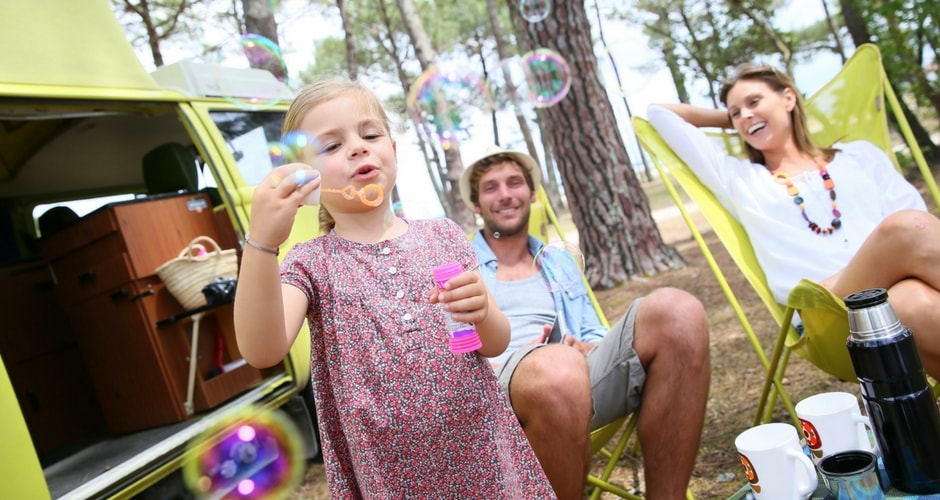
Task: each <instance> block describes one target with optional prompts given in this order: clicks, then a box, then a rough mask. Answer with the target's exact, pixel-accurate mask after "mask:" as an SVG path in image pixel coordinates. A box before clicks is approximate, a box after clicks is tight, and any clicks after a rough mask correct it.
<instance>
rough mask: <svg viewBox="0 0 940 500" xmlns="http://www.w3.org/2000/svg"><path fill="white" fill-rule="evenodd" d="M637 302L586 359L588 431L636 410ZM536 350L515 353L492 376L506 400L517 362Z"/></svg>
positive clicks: (641, 376)
mask: <svg viewBox="0 0 940 500" xmlns="http://www.w3.org/2000/svg"><path fill="white" fill-rule="evenodd" d="M641 300H643V299H642V298H639V299H636V300H634V301H633V303H632V304H630V309H629V310H627V313H626V314H625V315H624V316H623V317H622V318H620V321H618V322H617V323H616V324H614V325H613V326H612V327H611V328H610V330H609V331H608V332H607V335H605V336H604V339H603V340H601V341H600V342H599V343H597V345H596V347H594V349H592V350H591V352H589V353H588V355H587V363H588V368H589V369H590V370H591V396H592V398H593V400H594V417H593V419H592V420H591V430H594V429H598V428H600V427H603V426H605V425H607V424H609V423H611V422H613V421H614V420H616V419H618V418H620V417H622V416H624V415H628V414H630V413H631V412H633V411H635V410H636V409H637V408H639V407H640V396H641V395H642V394H643V384H644V383H646V370H645V369H644V368H643V365H642V364H641V363H640V358H639V357H638V356H637V354H636V351H634V350H633V327H634V325H635V324H636V310H637V307H638V306H639V304H640V301H641ZM540 347H543V345H542V344H536V345H530V346H526V347H523V348H522V349H519V350H517V351H516V352H514V353H512V355H511V356H510V357H509V359H507V360H506V362H505V363H503V365H502V366H501V367H500V368H499V370H498V372H497V374H496V376H497V378H499V383H500V384H501V385H502V386H503V392H504V393H505V394H506V397H507V398H508V397H509V382H510V380H512V376H513V373H514V372H515V371H516V367H518V366H519V362H520V361H522V358H524V357H526V356H528V355H529V353H530V352H532V351H534V350H536V349H538V348H540Z"/></svg>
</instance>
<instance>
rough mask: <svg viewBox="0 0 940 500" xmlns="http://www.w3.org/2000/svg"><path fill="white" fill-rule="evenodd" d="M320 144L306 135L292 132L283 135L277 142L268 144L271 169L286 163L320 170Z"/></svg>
mask: <svg viewBox="0 0 940 500" xmlns="http://www.w3.org/2000/svg"><path fill="white" fill-rule="evenodd" d="M320 152H321V148H320V142H319V141H317V139H316V138H315V137H314V136H312V135H310V134H307V133H304V132H301V131H299V130H298V131H292V132H288V133H286V134H284V136H283V137H281V140H279V141H272V142H269V143H268V156H270V157H271V167H272V168H273V167H277V166H280V165H284V164H286V163H297V162H300V163H306V164H307V165H310V166H311V167H313V168H315V169H317V170H321V171H322V168H321V165H320V162H321V161H322V157H321V155H320Z"/></svg>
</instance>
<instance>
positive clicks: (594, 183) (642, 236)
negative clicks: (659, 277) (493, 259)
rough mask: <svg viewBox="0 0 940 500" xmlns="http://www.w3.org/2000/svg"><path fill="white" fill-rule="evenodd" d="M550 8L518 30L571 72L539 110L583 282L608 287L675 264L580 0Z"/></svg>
mask: <svg viewBox="0 0 940 500" xmlns="http://www.w3.org/2000/svg"><path fill="white" fill-rule="evenodd" d="M552 10H553V12H552V14H551V15H549V16H548V17H547V18H546V19H545V20H543V21H541V22H539V23H529V24H528V25H526V37H527V38H528V40H529V41H530V42H531V45H533V46H536V47H546V48H549V49H552V50H554V51H556V52H558V53H560V54H564V55H565V57H566V58H567V61H568V64H569V65H570V69H571V72H572V76H573V78H572V82H571V88H570V90H569V92H568V95H567V96H566V97H565V98H564V99H562V100H561V101H560V102H558V104H555V105H554V106H551V107H548V108H545V115H546V116H547V119H548V120H549V121H550V122H551V124H552V127H551V134H552V136H553V144H554V146H555V151H554V152H555V158H556V160H557V162H558V168H559V170H560V171H561V174H562V178H563V179H564V180H565V187H566V190H567V193H568V202H569V205H570V207H571V214H572V219H573V220H574V223H575V225H576V226H577V227H578V229H579V233H580V244H581V251H582V252H584V256H585V274H586V276H587V278H588V281H589V283H590V284H591V286H592V287H596V288H599V289H605V288H611V287H615V286H618V285H620V284H622V283H624V282H625V281H627V280H628V279H630V278H632V277H638V276H640V275H648V276H649V275H654V274H656V273H658V272H660V271H664V270H667V269H674V268H677V267H681V266H683V265H684V262H683V261H682V257H681V256H680V255H679V253H678V252H676V250H675V249H674V248H672V247H670V246H668V245H666V244H665V243H664V242H663V240H662V236H661V235H660V234H659V229H658V228H657V227H656V223H655V221H654V220H653V217H652V214H651V212H650V207H649V200H648V199H647V198H646V193H644V192H643V189H642V187H641V186H640V183H639V180H638V179H637V177H636V174H635V173H634V171H633V168H632V166H631V165H630V160H629V158H628V157H627V150H626V147H625V146H624V143H623V139H622V138H621V136H620V133H619V130H618V128H617V123H616V119H615V117H614V113H613V109H612V107H611V105H610V101H609V100H608V99H607V92H606V91H605V90H604V87H603V85H602V84H601V81H600V78H599V76H598V74H599V73H598V68H597V59H596V57H595V56H594V51H593V48H592V46H593V44H592V42H591V26H590V24H589V23H588V19H587V14H586V12H585V7H584V3H583V1H580V0H579V1H568V2H555V3H553V7H552ZM513 15H518V14H517V13H514V14H513Z"/></svg>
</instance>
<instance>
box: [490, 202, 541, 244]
mask: <svg viewBox="0 0 940 500" xmlns="http://www.w3.org/2000/svg"><path fill="white" fill-rule="evenodd" d="M529 210H530V209H529V207H526V209H525V213H524V214H523V216H522V217H520V218H519V219H518V221H517V222H515V223H512V224H500V223H497V222H495V221H492V220H484V221H483V226H484V227H485V228H486V229H488V230H489V231H490V233H492V234H493V235H496V234H499V237H498V238H505V237H506V236H515V235H517V234H519V233H524V234H528V232H529Z"/></svg>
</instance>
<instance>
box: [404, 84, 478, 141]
mask: <svg viewBox="0 0 940 500" xmlns="http://www.w3.org/2000/svg"><path fill="white" fill-rule="evenodd" d="M483 93H484V89H483V84H482V82H481V81H480V79H479V78H477V77H476V76H475V75H473V74H472V73H462V72H456V71H447V72H442V71H440V70H438V68H437V67H431V68H430V69H428V70H427V71H425V72H424V73H422V74H421V75H420V76H418V78H417V79H415V81H414V83H413V84H412V85H411V88H410V89H409V91H408V97H407V99H406V104H407V106H408V110H409V111H410V113H411V115H412V119H413V120H414V122H415V124H416V125H418V124H420V126H422V127H423V128H424V130H425V134H426V135H427V136H428V138H430V139H434V138H437V140H439V141H440V144H441V147H443V148H444V149H450V148H451V147H452V146H453V145H454V144H455V143H456V142H457V140H458V134H461V133H463V135H464V136H469V132H468V130H467V124H468V123H469V122H470V121H471V119H470V118H469V117H468V116H467V110H468V109H479V108H481V107H482V106H481V105H482V104H483V102H484V98H483Z"/></svg>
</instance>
